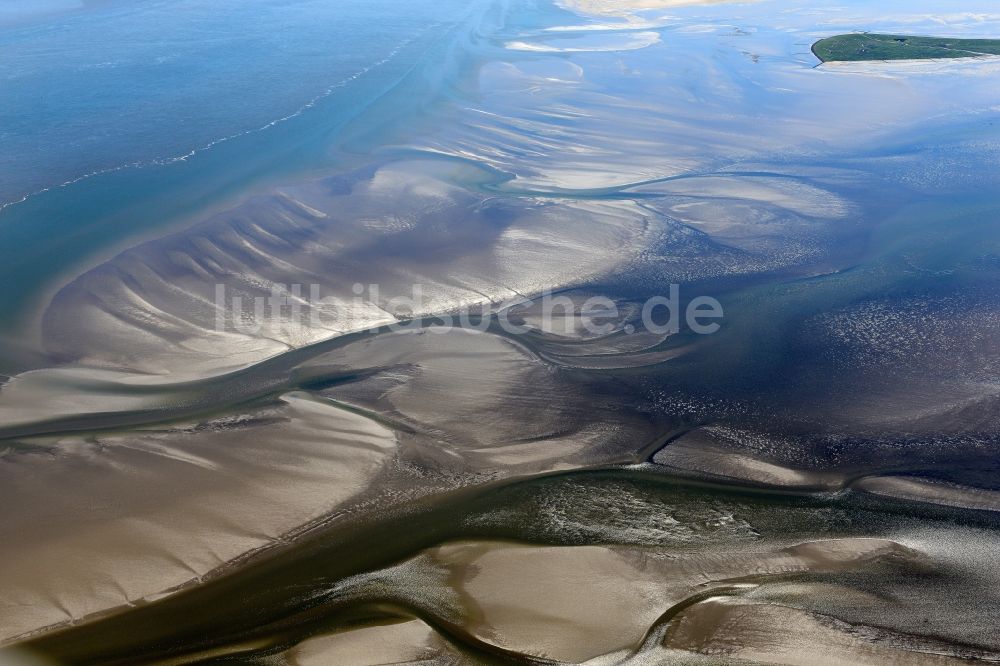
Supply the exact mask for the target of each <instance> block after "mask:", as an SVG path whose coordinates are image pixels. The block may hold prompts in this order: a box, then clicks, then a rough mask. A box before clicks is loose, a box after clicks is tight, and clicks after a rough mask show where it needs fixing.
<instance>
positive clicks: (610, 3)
mask: <svg viewBox="0 0 1000 666" xmlns="http://www.w3.org/2000/svg"><path fill="white" fill-rule="evenodd" d="M747 1H749V0H742V2H747ZM737 2H740V0H559V4H560V5H562V6H563V7H566V8H567V9H570V10H572V11H576V12H580V13H583V14H590V15H593V16H628V15H630V14H633V13H635V12H642V11H652V10H657V9H673V8H675V7H689V6H691V5H717V4H724V3H730V4H732V3H737Z"/></svg>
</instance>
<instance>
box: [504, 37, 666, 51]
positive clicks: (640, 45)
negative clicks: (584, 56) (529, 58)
mask: <svg viewBox="0 0 1000 666" xmlns="http://www.w3.org/2000/svg"><path fill="white" fill-rule="evenodd" d="M659 41H660V34H659V33H658V32H637V33H632V34H622V35H615V36H614V38H611V39H603V40H599V41H594V42H589V41H588V40H582V39H579V40H577V39H573V40H569V39H560V40H549V41H536V42H528V41H513V42H507V43H506V44H504V46H505V47H506V48H508V49H510V50H512V51H534V52H539V53H589V52H601V51H635V50H638V49H644V48H646V47H647V46H652V45H653V44H656V43H657V42H659ZM559 44H567V45H566V46H560V45H559ZM570 44H572V46H570Z"/></svg>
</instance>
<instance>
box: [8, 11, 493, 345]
mask: <svg viewBox="0 0 1000 666" xmlns="http://www.w3.org/2000/svg"><path fill="white" fill-rule="evenodd" d="M75 4H79V3H75ZM489 5H490V3H489V2H486V1H483V2H468V0H435V1H434V2H418V3H413V2H406V1H405V0H241V1H240V2H234V1H231V0H222V1H212V2H206V1H205V0H131V1H128V2H126V1H124V0H105V2H100V3H96V4H93V5H92V6H90V7H83V6H82V5H81V6H80V7H77V8H76V11H73V9H74V3H53V4H51V5H46V6H44V7H42V9H45V10H46V11H45V12H35V13H27V14H25V13H24V12H22V13H21V14H17V13H16V12H15V11H14V10H13V9H12V6H10V5H4V6H3V9H4V14H3V16H2V17H3V18H4V19H5V20H6V23H3V22H0V207H2V208H0V280H2V281H3V284H4V285H5V289H4V290H3V291H2V293H0V313H2V317H0V320H2V321H0V327H2V326H3V325H5V324H6V325H7V326H10V325H12V322H14V321H15V320H16V319H17V317H18V316H19V315H20V314H21V313H22V311H24V310H25V309H26V308H28V307H29V306H30V305H31V303H32V299H34V298H37V296H38V292H39V290H40V289H41V288H42V287H43V286H44V285H45V284H46V283H47V282H49V281H50V280H51V279H52V278H53V276H56V275H58V274H59V273H60V272H64V271H67V270H72V267H73V266H75V265H76V264H77V263H78V262H80V261H81V260H83V259H85V258H86V257H88V256H89V255H92V254H95V253H102V252H104V253H106V252H107V251H108V248H111V247H114V246H116V245H119V244H121V243H122V242H123V241H125V240H127V239H128V238H130V237H135V236H138V235H141V234H143V233H147V232H149V231H150V230H151V229H155V228H156V227H157V226H158V225H162V224H164V223H165V222H166V221H169V220H173V219H177V218H178V217H182V216H184V215H185V214H194V213H195V212H196V211H198V210H199V209H202V208H203V207H205V206H206V205H209V204H210V203H211V202H212V201H213V200H222V199H225V198H226V197H237V196H239V193H241V192H244V191H246V190H247V189H248V188H251V187H252V186H253V185H254V184H260V183H265V184H266V183H267V182H270V181H273V180H274V179H276V178H280V177H281V175H282V174H288V173H290V172H296V171H308V170H310V169H318V168H321V167H325V166H328V165H329V164H330V162H331V160H332V159H333V158H332V153H333V152H334V151H333V150H332V146H333V145H334V144H335V143H336V140H337V135H338V131H339V130H340V129H341V128H342V127H343V126H344V125H345V124H346V123H347V122H349V121H350V120H351V119H352V118H356V117H357V116H359V115H360V114H361V112H362V111H363V110H364V109H365V108H366V107H368V106H369V105H370V104H371V103H372V102H373V101H374V100H376V99H378V98H380V97H382V96H384V95H385V94H386V93H387V92H388V91H390V90H392V89H393V88H394V86H396V85H398V84H399V82H400V81H401V80H403V79H404V78H405V77H407V75H408V74H410V73H411V72H412V71H413V70H414V69H415V68H417V67H419V66H420V63H421V62H425V61H427V60H428V59H433V57H432V56H431V55H430V54H431V52H433V51H434V50H435V49H441V48H443V45H446V44H447V43H448V41H449V40H450V39H454V36H455V34H457V33H459V32H460V28H461V27H462V26H466V25H469V24H470V22H474V21H475V17H476V16H477V12H480V13H482V12H484V11H485V9H484V8H485V7H487V6H489ZM58 10H67V11H62V12H59V11H58ZM53 12H54V13H53ZM15 18H20V19H22V20H20V21H18V22H14V23H12V22H11V21H12V20H13V19H15ZM408 101H409V102H411V103H413V104H414V105H418V104H419V100H414V99H409V100H408Z"/></svg>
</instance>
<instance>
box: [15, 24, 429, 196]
mask: <svg viewBox="0 0 1000 666" xmlns="http://www.w3.org/2000/svg"><path fill="white" fill-rule="evenodd" d="M421 34H422V33H421ZM418 36H419V35H417V36H414V37H411V38H409V39H406V40H404V41H403V42H401V43H400V44H399V46H397V47H396V48H395V49H393V50H392V51H391V52H390V53H389V54H388V55H387V56H386V57H384V58H382V59H381V60H378V61H376V62H374V63H372V64H371V65H368V66H367V67H364V68H363V69H361V70H359V71H357V72H355V73H354V74H351V75H350V76H348V77H347V78H345V79H341V80H340V81H337V82H336V83H334V84H333V85H331V86H329V87H328V88H326V89H325V90H323V91H322V92H321V93H320V94H318V95H316V96H315V97H313V98H312V99H310V100H309V101H308V102H306V103H305V104H303V105H302V106H300V107H299V108H298V109H296V110H295V111H293V112H292V113H290V114H288V115H287V116H282V117H281V118H276V119H274V120H272V121H270V122H268V123H266V124H264V125H260V126H259V127H254V128H251V129H248V130H244V131H242V132H236V133H235V134H230V135H228V136H224V137H221V138H218V139H213V140H211V141H209V142H208V143H206V144H204V145H202V146H200V147H198V148H192V149H191V150H189V151H188V152H186V153H184V154H183V155H175V156H173V157H157V158H154V159H150V160H136V161H135V162H129V163H127V164H120V165H118V166H113V167H106V168H103V169H96V170H94V171H90V172H88V173H85V174H83V175H80V176H76V177H75V178H71V179H69V180H67V181H64V182H62V183H59V184H57V185H50V186H48V187H43V188H41V189H38V190H35V191H33V192H29V193H28V194H25V195H24V196H23V197H21V198H20V199H16V200H13V201H7V202H3V203H0V213H2V212H3V211H4V210H6V209H7V208H9V207H10V206H16V205H18V204H22V203H24V202H26V201H28V200H29V199H33V198H34V197H37V196H39V195H42V194H45V193H46V192H51V191H54V190H59V189H63V188H66V187H69V186H70V185H75V184H77V183H80V182H82V181H85V180H89V179H90V178H95V177H97V176H103V175H105V174H109V173H116V172H118V171H125V170H127V169H144V168H148V167H155V166H167V165H170V164H177V163H179V162H186V161H188V160H189V159H191V158H192V157H194V156H195V155H198V154H199V153H203V152H205V151H206V150H211V149H212V148H215V147H216V146H218V145H221V144H223V143H227V142H229V141H233V140H234V139H239V138H240V137H244V136H249V135H251V134H258V133H260V132H264V131H266V130H269V129H271V128H272V127H275V126H277V125H281V124H282V123H286V122H288V121H289V120H292V119H293V118H298V117H299V116H301V115H302V114H304V113H305V112H307V111H308V110H309V109H312V108H313V107H315V106H316V105H317V104H319V103H320V102H322V101H323V100H324V99H326V98H327V97H329V96H330V95H332V94H333V93H334V92H336V91H337V90H338V89H340V88H343V87H344V86H347V85H348V84H350V83H352V82H354V81H357V80H358V79H360V78H361V77H362V76H364V75H365V74H368V73H369V72H371V71H373V70H375V69H377V68H379V67H382V66H383V65H386V64H388V63H389V62H391V61H392V59H393V58H395V57H396V56H397V55H399V53H400V52H401V51H402V50H403V49H404V48H406V47H407V46H409V45H410V44H412V43H413V42H414V41H415V40H416V39H417V37H418Z"/></svg>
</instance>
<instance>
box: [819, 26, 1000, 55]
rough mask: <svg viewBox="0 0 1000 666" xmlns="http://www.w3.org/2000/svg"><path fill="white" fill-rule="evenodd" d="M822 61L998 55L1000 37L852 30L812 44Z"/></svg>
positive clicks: (999, 53)
mask: <svg viewBox="0 0 1000 666" xmlns="http://www.w3.org/2000/svg"><path fill="white" fill-rule="evenodd" d="M812 50H813V53H814V54H816V57H817V58H819V59H820V60H822V61H823V62H852V61H854V62H857V61H866V60H924V59H929V58H975V57H979V56H985V55H1000V39H952V38H951V37H910V36H906V35H879V34H873V33H867V32H865V33H852V34H849V35H837V36H835V37H827V38H826V39H821V40H819V41H818V42H816V43H815V44H813V47H812Z"/></svg>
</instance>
